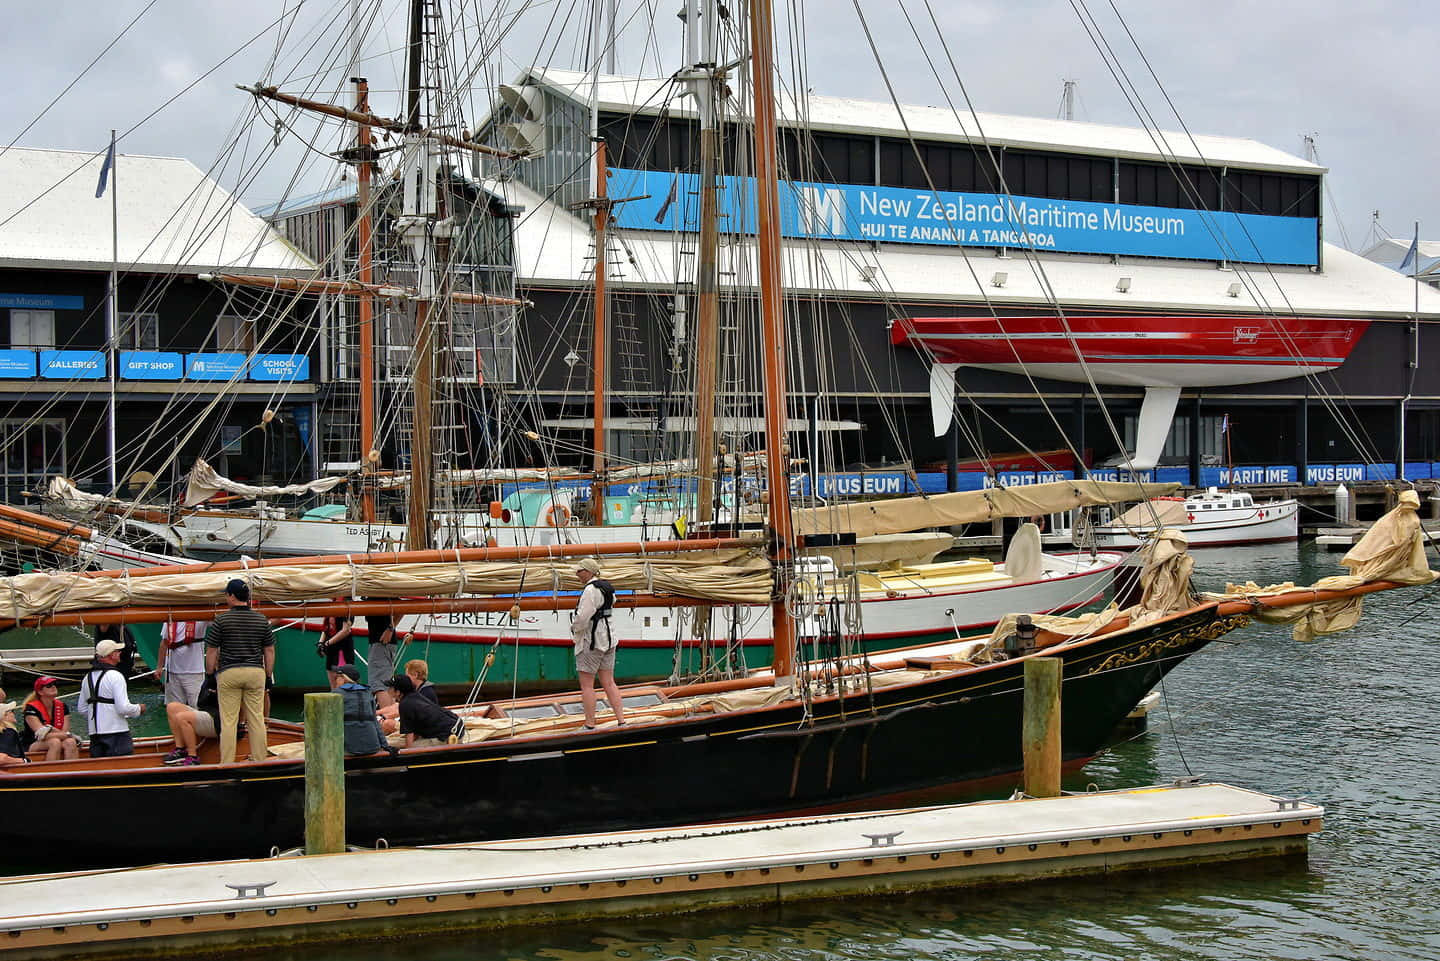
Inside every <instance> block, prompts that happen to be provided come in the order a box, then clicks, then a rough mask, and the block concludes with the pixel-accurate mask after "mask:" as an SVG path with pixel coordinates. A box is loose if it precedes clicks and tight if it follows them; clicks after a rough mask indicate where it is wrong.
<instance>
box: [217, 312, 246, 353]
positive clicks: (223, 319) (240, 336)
mask: <svg viewBox="0 0 1440 961" xmlns="http://www.w3.org/2000/svg"><path fill="white" fill-rule="evenodd" d="M215 349H216V350H221V351H239V352H240V353H245V354H248V353H250V352H251V351H252V350H254V349H255V322H254V321H253V320H251V319H250V318H248V317H236V316H235V315H233V314H221V315H220V316H219V317H216V318H215Z"/></svg>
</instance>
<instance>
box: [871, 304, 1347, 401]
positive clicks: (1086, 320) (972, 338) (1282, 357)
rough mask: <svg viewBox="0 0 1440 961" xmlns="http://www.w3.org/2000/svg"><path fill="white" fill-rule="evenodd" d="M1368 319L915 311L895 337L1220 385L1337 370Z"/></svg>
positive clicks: (955, 360)
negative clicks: (957, 314) (923, 314)
mask: <svg viewBox="0 0 1440 961" xmlns="http://www.w3.org/2000/svg"><path fill="white" fill-rule="evenodd" d="M1066 324H1068V328H1069V329H1068V330H1067V329H1066V326H1065V325H1066ZM1368 326H1369V321H1365V320H1351V319H1347V318H1339V317H1241V316H1222V317H1206V316H1185V315H1149V314H1129V315H1117V314H1106V315H1089V316H1069V317H1067V318H1066V321H1065V323H1064V324H1062V322H1061V320H1060V318H1058V317H1054V316H1043V317H1035V316H1030V317H1001V318H998V319H997V318H995V317H911V318H905V319H903V320H901V321H899V322H897V323H896V324H895V326H894V327H893V328H892V329H891V334H890V337H891V342H892V343H895V344H907V343H908V344H910V345H912V346H915V347H921V346H923V347H925V348H927V349H928V350H929V351H930V352H931V353H932V354H933V356H934V357H935V360H936V362H937V363H941V364H964V365H967V366H971V367H984V368H988V369H991V370H1002V371H1011V372H1019V371H1020V370H1022V369H1023V370H1025V371H1028V372H1029V373H1031V374H1033V375H1036V376H1042V377H1049V378H1053V379H1056V380H1064V381H1084V380H1085V379H1086V375H1085V369H1084V367H1082V365H1081V362H1080V357H1083V358H1084V363H1085V365H1086V366H1088V367H1089V368H1090V373H1091V374H1092V375H1093V376H1094V377H1095V378H1096V379H1097V381H1098V382H1100V383H1105V384H1128V385H1135V386H1151V387H1160V386H1169V387H1219V386H1225V385H1233V384H1253V383H1261V382H1264V381H1271V380H1283V379H1285V378H1287V377H1298V376H1302V375H1304V374H1312V373H1317V372H1319V371H1324V370H1333V369H1334V368H1336V367H1339V366H1340V365H1341V364H1343V363H1344V362H1345V359H1346V358H1347V357H1349V356H1350V351H1351V350H1353V349H1354V347H1355V344H1356V343H1357V342H1358V341H1359V340H1360V336H1361V335H1362V334H1364V332H1365V329H1366V328H1367V327H1368ZM1077 353H1078V354H1079V357H1077Z"/></svg>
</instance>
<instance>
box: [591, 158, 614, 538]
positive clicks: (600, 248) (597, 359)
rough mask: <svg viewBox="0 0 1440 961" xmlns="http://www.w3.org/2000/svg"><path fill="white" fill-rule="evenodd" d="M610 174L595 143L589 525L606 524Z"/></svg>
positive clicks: (608, 401)
mask: <svg viewBox="0 0 1440 961" xmlns="http://www.w3.org/2000/svg"><path fill="white" fill-rule="evenodd" d="M608 177H609V171H608V170H607V169H606V163H605V141H604V140H602V139H598V138H597V139H596V141H595V320H594V324H593V326H592V330H593V334H592V336H591V345H590V363H591V367H592V369H593V370H594V373H595V382H594V390H593V394H594V398H595V400H594V406H595V417H594V421H595V435H594V436H595V441H594V443H595V462H594V473H595V480H594V481H593V482H592V483H591V485H590V522H591V523H592V524H604V523H605V518H606V512H605V453H606V444H605V409H606V407H607V406H608V405H609V403H610V393H609V386H610V385H609V365H608V363H607V360H608V359H609V358H608V356H607V355H608V353H609V350H610V311H609V309H608V308H609V306H610V304H609V301H608V300H607V299H606V293H605V273H606V270H607V267H606V263H605V260H606V258H605V243H606V241H605V228H606V227H607V226H608V225H609V221H610V202H609V199H608V194H607V191H606V180H607V179H608Z"/></svg>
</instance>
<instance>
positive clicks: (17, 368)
mask: <svg viewBox="0 0 1440 961" xmlns="http://www.w3.org/2000/svg"><path fill="white" fill-rule="evenodd" d="M34 376H35V351H33V350H0V377H3V378H10V379H14V378H21V377H24V378H27V379H28V378H31V377H34Z"/></svg>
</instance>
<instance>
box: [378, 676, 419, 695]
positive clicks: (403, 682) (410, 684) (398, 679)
mask: <svg viewBox="0 0 1440 961" xmlns="http://www.w3.org/2000/svg"><path fill="white" fill-rule="evenodd" d="M385 686H386V687H393V688H394V689H395V690H397V691H399V692H400V693H401V694H414V693H415V682H414V681H412V680H410V676H409V675H408V674H396V675H395V676H394V677H392V678H390V680H388V681H386V682H385Z"/></svg>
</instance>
